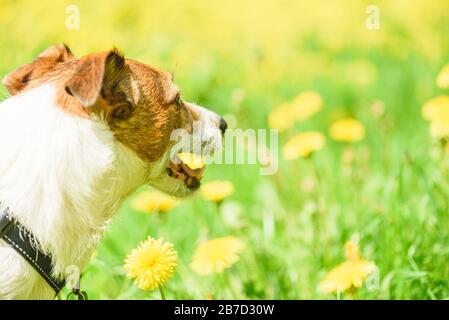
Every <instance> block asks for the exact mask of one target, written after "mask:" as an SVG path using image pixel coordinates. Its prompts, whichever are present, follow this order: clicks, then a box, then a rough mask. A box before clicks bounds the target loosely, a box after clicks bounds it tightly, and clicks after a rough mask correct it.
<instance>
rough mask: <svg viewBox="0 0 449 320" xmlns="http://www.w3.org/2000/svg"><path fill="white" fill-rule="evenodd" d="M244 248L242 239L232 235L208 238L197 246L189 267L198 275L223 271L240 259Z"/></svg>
mask: <svg viewBox="0 0 449 320" xmlns="http://www.w3.org/2000/svg"><path fill="white" fill-rule="evenodd" d="M244 248H245V244H244V243H243V241H241V240H239V239H237V238H236V237H233V236H228V237H222V238H216V239H212V240H209V241H207V242H205V243H203V244H201V245H199V246H198V248H197V249H196V251H195V254H194V256H193V259H192V262H191V263H190V267H191V268H192V270H193V271H194V272H196V273H197V274H199V275H208V274H211V273H220V272H223V270H224V269H227V268H229V267H231V266H232V265H233V264H234V263H236V262H237V261H238V260H239V259H240V257H239V254H240V252H241V251H242V250H243V249H244Z"/></svg>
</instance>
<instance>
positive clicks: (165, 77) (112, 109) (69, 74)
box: [4, 46, 199, 162]
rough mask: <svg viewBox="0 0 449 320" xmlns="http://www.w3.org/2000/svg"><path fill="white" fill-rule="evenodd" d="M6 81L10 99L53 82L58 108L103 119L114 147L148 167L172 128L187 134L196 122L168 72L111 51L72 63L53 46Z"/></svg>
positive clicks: (68, 54) (66, 53) (164, 145)
mask: <svg viewBox="0 0 449 320" xmlns="http://www.w3.org/2000/svg"><path fill="white" fill-rule="evenodd" d="M22 68H23V69H22ZM21 69H22V70H21ZM18 71H19V72H18ZM5 82H6V84H5V85H6V86H7V88H8V90H10V92H11V93H12V94H16V93H18V92H21V91H23V90H28V89H30V88H34V87H37V86H39V85H42V84H43V83H53V84H54V85H55V87H56V90H57V94H56V102H57V104H58V105H59V106H60V107H61V108H63V109H64V110H65V111H66V112H68V113H70V114H73V115H74V116H82V117H90V116H91V115H92V114H96V115H97V116H99V117H101V118H103V119H105V120H106V121H107V123H108V124H109V126H110V128H111V130H112V132H113V133H114V135H115V137H116V139H117V140H118V141H119V142H121V143H122V144H124V145H125V146H127V147H128V148H130V149H131V150H133V151H134V152H136V153H137V154H138V155H139V156H140V157H141V158H142V159H144V160H146V161H149V162H153V161H156V160H158V159H160V158H161V157H162V155H163V154H164V153H165V151H166V150H167V149H168V147H169V146H170V134H171V132H172V131H173V130H174V129H176V128H181V127H182V128H186V129H189V130H191V128H192V121H193V120H194V119H197V118H199V114H197V113H196V112H195V111H194V108H193V107H192V106H189V105H188V104H185V103H183V102H182V101H181V100H180V99H176V97H177V96H179V90H178V88H177V87H176V86H175V85H174V84H173V82H172V76H171V75H170V74H169V73H166V72H163V71H161V70H158V69H156V68H153V67H150V66H147V65H145V64H143V63H140V62H137V61H134V60H130V59H124V58H123V57H122V56H121V55H120V54H119V53H118V52H117V51H116V50H111V51H109V52H103V53H96V54H91V55H88V56H85V57H83V58H80V59H76V58H75V57H73V55H72V54H71V52H70V50H69V49H68V48H67V47H66V46H63V47H61V46H53V47H51V48H49V49H47V50H46V51H45V52H43V53H42V54H41V55H40V56H39V57H38V58H37V59H36V60H35V61H33V62H32V63H31V64H29V65H25V66H23V67H21V68H19V69H18V70H16V71H15V72H13V73H11V74H10V75H8V76H7V77H6V78H5V80H4V83H5Z"/></svg>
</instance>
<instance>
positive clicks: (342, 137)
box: [329, 118, 365, 142]
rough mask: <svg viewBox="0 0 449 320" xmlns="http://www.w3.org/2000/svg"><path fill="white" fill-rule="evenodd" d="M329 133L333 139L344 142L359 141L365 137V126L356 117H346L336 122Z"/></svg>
mask: <svg viewBox="0 0 449 320" xmlns="http://www.w3.org/2000/svg"><path fill="white" fill-rule="evenodd" d="M329 134H330V136H331V137H332V139H334V140H337V141H343V142H357V141H360V140H362V139H363V138H364V137H365V128H364V127H363V125H362V124H361V123H360V122H359V121H358V120H356V119H352V118H346V119H340V120H338V121H336V122H334V123H333V124H332V125H331V127H330V129H329Z"/></svg>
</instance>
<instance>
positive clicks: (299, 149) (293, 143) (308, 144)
mask: <svg viewBox="0 0 449 320" xmlns="http://www.w3.org/2000/svg"><path fill="white" fill-rule="evenodd" d="M324 143H325V138H324V136H323V135H322V134H321V133H319V132H314V131H310V132H304V133H300V134H298V135H296V136H294V137H293V138H292V139H290V140H289V141H288V142H287V143H286V144H285V146H284V148H283V155H284V158H285V159H286V160H293V159H296V158H298V157H308V156H310V155H311V154H312V153H313V152H315V151H317V150H320V149H321V148H323V146H324Z"/></svg>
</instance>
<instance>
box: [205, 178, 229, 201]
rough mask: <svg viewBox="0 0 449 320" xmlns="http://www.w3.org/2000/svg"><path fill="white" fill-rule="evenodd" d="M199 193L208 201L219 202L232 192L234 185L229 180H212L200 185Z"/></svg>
mask: <svg viewBox="0 0 449 320" xmlns="http://www.w3.org/2000/svg"><path fill="white" fill-rule="evenodd" d="M200 192H201V195H202V196H203V197H204V198H205V199H207V200H210V201H213V202H217V203H218V202H221V201H223V200H224V199H225V198H227V197H229V196H230V195H231V194H233V193H234V185H233V184H232V182H230V181H212V182H207V183H204V184H203V185H202V186H201V190H200Z"/></svg>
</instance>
